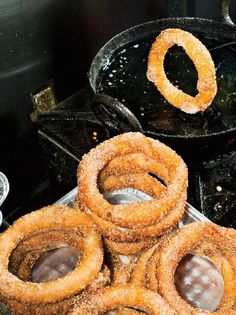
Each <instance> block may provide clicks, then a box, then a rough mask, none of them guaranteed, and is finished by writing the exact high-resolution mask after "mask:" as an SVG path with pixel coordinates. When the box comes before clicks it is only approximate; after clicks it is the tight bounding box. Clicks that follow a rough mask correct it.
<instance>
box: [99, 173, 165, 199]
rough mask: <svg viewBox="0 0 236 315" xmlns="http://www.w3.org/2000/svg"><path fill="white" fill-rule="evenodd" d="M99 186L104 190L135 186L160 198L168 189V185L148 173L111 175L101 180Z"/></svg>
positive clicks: (134, 187)
mask: <svg viewBox="0 0 236 315" xmlns="http://www.w3.org/2000/svg"><path fill="white" fill-rule="evenodd" d="M99 187H100V189H101V190H102V192H107V191H114V190H118V189H123V188H133V189H136V190H140V191H142V192H144V193H145V194H147V195H150V196H152V197H153V198H159V197H160V196H161V194H162V193H164V191H165V190H166V187H165V186H164V185H163V184H161V183H160V182H159V181H158V180H157V179H156V178H154V177H152V176H151V175H149V174H148V173H127V174H123V175H110V176H108V177H106V178H104V179H103V181H100V182H99Z"/></svg>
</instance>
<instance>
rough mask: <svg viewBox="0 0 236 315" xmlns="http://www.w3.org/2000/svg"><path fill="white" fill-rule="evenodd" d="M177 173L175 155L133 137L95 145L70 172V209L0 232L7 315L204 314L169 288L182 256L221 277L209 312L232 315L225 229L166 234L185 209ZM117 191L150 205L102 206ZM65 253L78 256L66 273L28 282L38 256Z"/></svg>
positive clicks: (231, 257)
mask: <svg viewBox="0 0 236 315" xmlns="http://www.w3.org/2000/svg"><path fill="white" fill-rule="evenodd" d="M187 175H188V173H187V167H186V165H185V163H184V162H183V160H182V159H181V157H180V156H178V155H177V154H176V153H175V152H174V151H173V150H171V149H170V148H169V147H167V146H166V145H164V144H163V143H161V142H159V141H158V140H154V139H151V138H148V137H145V136H144V135H143V134H140V133H126V134H122V135H119V136H116V137H114V138H112V139H110V140H107V141H105V142H103V143H101V144H99V145H98V146H97V147H96V148H94V149H92V150H91V151H90V152H89V153H88V154H86V155H85V156H84V157H83V158H82V161H81V163H80V165H79V168H78V194H77V198H76V201H75V202H74V204H73V208H69V207H66V206H62V205H54V206H49V207H46V208H43V209H41V210H38V211H35V212H32V213H30V214H28V215H25V216H23V217H22V218H21V219H19V220H17V221H16V222H15V223H14V224H13V225H12V226H11V227H10V228H9V229H8V230H7V231H5V232H4V233H2V234H1V235H0V253H1V255H0V301H2V302H3V303H4V304H6V305H7V307H8V308H9V310H10V311H11V312H12V314H15V315H23V314H26V315H27V314H31V315H32V314H47V315H50V314H60V315H63V314H71V315H72V314H73V315H76V314H77V315H85V314H86V315H99V314H106V315H122V314H123V315H125V314H126V315H135V314H136V315H137V314H149V315H177V314H179V315H180V314H181V315H192V314H201V315H204V314H209V311H206V310H203V309H200V308H196V307H194V306H193V305H190V304H189V303H188V302H187V301H185V300H184V299H183V298H182V297H181V296H180V294H179V292H178V290H177V288H176V286H175V273H176V270H177V268H178V265H179V262H180V261H181V259H182V258H183V257H186V255H187V254H192V255H197V256H200V257H204V259H207V260H209V261H210V262H211V263H212V264H213V265H214V266H215V267H216V268H217V269H218V271H219V273H220V274H221V276H222V278H223V281H224V291H223V292H224V293H223V296H222V298H221V301H220V303H219V305H218V307H217V310H216V311H213V312H212V313H213V314H218V315H221V314H227V315H232V314H234V315H235V314H236V305H235V299H236V232H235V230H234V229H227V228H223V227H220V226H217V225H216V224H213V223H210V222H195V223H191V224H189V225H187V226H184V227H183V228H181V229H180V230H177V231H174V230H173V228H174V227H175V226H176V225H177V223H178V222H179V221H180V219H181V218H182V215H183V213H184V211H185V203H186V194H187V193H186V191H187ZM120 189H127V190H129V189H131V190H132V189H133V190H134V191H137V192H142V193H145V195H148V196H150V198H149V200H146V201H144V200H142V201H138V202H134V203H130V204H111V203H109V202H108V201H107V200H106V198H105V197H104V196H106V194H107V193H112V192H115V191H117V190H120ZM66 247H70V248H73V250H74V251H77V252H78V260H77V263H76V265H75V268H74V269H73V270H72V271H70V272H69V273H67V274H66V275H65V274H64V275H63V276H61V277H58V276H57V277H53V275H51V278H48V270H43V271H42V269H40V270H41V276H42V277H41V281H40V283H35V282H34V279H33V277H32V270H33V268H34V266H35V265H36V264H37V263H38V261H39V258H40V257H42V255H43V254H44V253H48V252H49V251H51V250H55V249H60V248H66ZM104 254H105V255H104ZM104 258H105V259H104ZM104 261H105V263H104ZM59 267H60V264H59ZM62 269H63V268H62ZM51 272H52V273H53V272H54V271H53V270H51ZM57 272H58V270H57ZM61 272H62V274H63V270H61ZM45 275H47V276H46V278H48V281H47V282H46V281H42V278H43V276H45ZM203 280H204V279H203ZM189 285H191V284H189Z"/></svg>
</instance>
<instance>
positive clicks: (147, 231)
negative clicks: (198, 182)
mask: <svg viewBox="0 0 236 315" xmlns="http://www.w3.org/2000/svg"><path fill="white" fill-rule="evenodd" d="M113 187H117V186H116V185H114V186H113ZM185 203H186V192H185V191H184V192H183V193H182V195H181V196H180V198H179V201H178V203H177V204H176V206H175V207H174V208H173V209H172V210H170V211H169V213H168V214H167V215H166V216H164V217H163V218H162V219H161V220H160V221H159V222H158V223H157V224H155V225H150V226H148V227H146V228H139V229H125V228H122V227H119V226H116V225H115V224H113V223H112V222H109V221H106V220H103V219H102V218H100V217H99V216H97V215H95V214H94V213H93V212H91V211H89V210H88V209H83V210H84V211H85V212H87V213H88V214H89V215H90V216H91V218H92V219H93V221H94V222H95V223H96V225H97V226H98V228H99V230H100V231H101V233H102V235H103V236H104V237H105V238H106V239H109V240H111V241H114V242H135V241H141V240H144V239H146V238H150V237H154V236H159V235H163V234H164V233H166V232H167V231H169V230H170V229H171V228H172V227H173V226H175V225H176V224H177V223H178V222H179V220H180V219H181V218H182V216H183V213H184V211H185ZM75 207H77V206H75ZM81 208H82V207H81Z"/></svg>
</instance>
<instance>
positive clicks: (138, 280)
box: [130, 238, 162, 287]
mask: <svg viewBox="0 0 236 315" xmlns="http://www.w3.org/2000/svg"><path fill="white" fill-rule="evenodd" d="M161 239H162V238H161ZM160 242H161V240H160V241H158V242H157V243H156V244H154V245H153V246H152V247H151V248H149V249H148V250H146V251H144V252H143V253H142V254H141V255H140V256H139V258H138V261H137V263H136V265H135V267H134V269H133V271H132V273H131V275H130V283H131V284H133V285H138V286H141V287H146V272H147V271H146V270H147V266H148V261H149V259H150V257H151V256H152V255H153V253H154V251H155V250H156V248H158V247H159V245H160Z"/></svg>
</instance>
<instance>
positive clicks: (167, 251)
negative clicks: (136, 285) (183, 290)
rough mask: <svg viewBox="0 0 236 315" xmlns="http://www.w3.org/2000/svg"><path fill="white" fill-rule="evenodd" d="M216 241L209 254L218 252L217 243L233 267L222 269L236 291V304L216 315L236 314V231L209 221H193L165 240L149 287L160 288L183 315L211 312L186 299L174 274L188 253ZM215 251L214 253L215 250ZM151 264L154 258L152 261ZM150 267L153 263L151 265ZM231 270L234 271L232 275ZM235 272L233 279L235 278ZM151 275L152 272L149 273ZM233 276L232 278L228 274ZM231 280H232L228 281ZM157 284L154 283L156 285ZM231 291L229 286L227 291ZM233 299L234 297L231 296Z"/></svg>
mask: <svg viewBox="0 0 236 315" xmlns="http://www.w3.org/2000/svg"><path fill="white" fill-rule="evenodd" d="M206 243H209V244H212V245H213V247H212V250H211V249H210V248H211V246H208V255H210V254H212V255H214V254H215V246H217V249H218V251H219V253H220V254H221V256H223V257H225V258H226V260H227V261H228V262H229V264H230V266H231V268H230V270H229V269H228V268H226V269H225V270H222V269H221V270H222V276H223V277H224V281H225V286H226V287H227V286H228V285H229V286H230V287H231V290H232V294H233V295H234V304H233V305H231V306H229V307H227V308H225V304H224V307H220V308H219V309H218V310H217V311H215V312H212V314H217V315H225V314H227V315H231V314H235V312H236V306H235V298H236V282H235V279H236V265H235V257H236V232H235V231H233V230H232V229H231V230H230V229H226V228H223V227H220V226H217V225H215V224H213V223H209V222H195V223H191V224H189V225H187V226H185V227H183V228H182V229H181V230H179V231H177V232H176V233H174V234H172V235H171V236H170V237H169V238H168V240H165V243H162V246H161V248H160V251H159V252H158V253H157V255H158V258H157V261H156V263H157V265H156V277H155V279H153V281H152V279H151V278H150V279H149V287H150V288H153V289H155V286H156V287H157V290H158V292H159V293H160V294H161V296H162V297H163V298H164V299H165V300H166V301H167V302H168V303H169V304H170V305H171V306H172V307H173V308H174V309H175V310H176V311H177V312H178V313H179V314H183V315H189V314H202V315H205V314H209V312H207V311H204V310H201V309H198V308H194V307H192V306H190V304H188V303H187V302H186V301H184V300H183V299H182V298H181V297H180V295H179V294H178V292H177V291H176V287H175V284H174V281H173V279H174V274H175V270H176V268H177V266H178V263H179V261H180V260H181V259H182V258H183V257H184V256H185V255H186V254H188V253H192V252H194V250H195V249H196V248H199V247H201V244H206ZM204 246H205V245H204ZM211 251H212V252H211ZM149 263H150V261H149ZM148 266H150V264H149V265H148ZM228 272H230V274H229V275H228ZM231 272H233V275H234V277H233V282H232V281H231V279H232V275H231ZM149 275H150V274H149ZM228 276H229V277H228ZM227 280H230V283H227ZM153 284H154V286H153ZM226 292H228V289H227V290H226ZM230 298H232V296H231V297H230Z"/></svg>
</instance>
